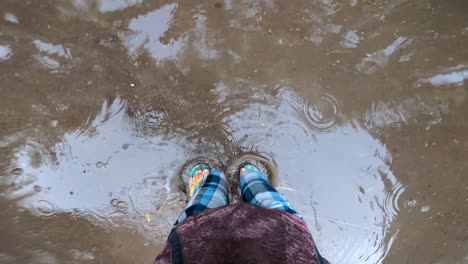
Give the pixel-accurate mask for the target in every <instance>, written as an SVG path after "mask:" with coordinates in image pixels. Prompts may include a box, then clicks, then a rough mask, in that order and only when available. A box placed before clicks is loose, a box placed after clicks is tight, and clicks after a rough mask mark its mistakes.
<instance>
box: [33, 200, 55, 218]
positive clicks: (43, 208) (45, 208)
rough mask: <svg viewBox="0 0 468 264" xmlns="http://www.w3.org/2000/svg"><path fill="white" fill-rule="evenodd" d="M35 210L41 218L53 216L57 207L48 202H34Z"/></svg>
mask: <svg viewBox="0 0 468 264" xmlns="http://www.w3.org/2000/svg"><path fill="white" fill-rule="evenodd" d="M34 209H35V210H36V212H37V213H38V214H39V215H41V216H52V215H53V214H54V213H55V206H54V205H53V204H52V203H51V202H49V201H46V200H38V201H36V202H34Z"/></svg>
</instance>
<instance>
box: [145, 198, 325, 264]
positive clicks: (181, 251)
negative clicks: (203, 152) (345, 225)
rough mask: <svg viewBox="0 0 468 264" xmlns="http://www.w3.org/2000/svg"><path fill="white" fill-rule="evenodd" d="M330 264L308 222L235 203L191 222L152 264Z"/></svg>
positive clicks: (180, 227) (178, 229)
mask: <svg viewBox="0 0 468 264" xmlns="http://www.w3.org/2000/svg"><path fill="white" fill-rule="evenodd" d="M174 262H177V263H311V264H315V263H328V262H327V261H326V260H324V259H322V258H321V256H320V254H319V253H318V251H317V248H316V246H315V243H314V241H313V239H312V235H311V234H310V232H309V229H308V228H307V226H306V225H305V223H304V222H303V221H302V220H301V219H299V218H297V217H296V216H293V215H291V214H288V213H284V212H281V211H278V210H272V209H267V208H264V207H260V206H255V205H252V204H248V203H237V204H234V205H230V206H226V207H221V208H218V209H214V210H209V211H206V212H204V213H202V214H199V215H197V216H194V217H190V218H187V219H186V220H185V221H184V222H182V223H181V224H179V225H177V226H176V227H175V228H174V230H173V231H172V232H171V235H170V236H169V239H168V242H167V243H166V246H165V248H164V249H163V251H162V252H161V253H160V254H159V255H158V257H157V258H156V260H155V262H154V263H158V264H162V263H174Z"/></svg>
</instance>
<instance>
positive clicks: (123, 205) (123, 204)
mask: <svg viewBox="0 0 468 264" xmlns="http://www.w3.org/2000/svg"><path fill="white" fill-rule="evenodd" d="M117 208H120V209H126V208H128V204H127V203H126V202H124V201H119V202H118V203H117Z"/></svg>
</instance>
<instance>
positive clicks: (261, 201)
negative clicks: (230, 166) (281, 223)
mask: <svg viewBox="0 0 468 264" xmlns="http://www.w3.org/2000/svg"><path fill="white" fill-rule="evenodd" d="M240 174H241V176H240V185H239V187H240V192H241V197H242V201H244V202H247V203H251V204H256V205H260V206H263V207H266V208H270V209H276V210H280V211H284V212H287V213H290V214H293V215H295V216H297V217H299V218H302V216H301V215H300V214H298V213H297V212H296V211H295V210H294V209H293V207H292V206H291V204H289V202H288V200H286V197H284V196H283V195H282V194H281V193H279V192H278V191H277V190H276V189H275V188H274V187H273V186H271V184H270V183H269V182H268V180H267V178H266V177H265V176H264V175H263V174H262V173H260V172H259V171H254V170H246V169H245V168H242V169H241V170H240Z"/></svg>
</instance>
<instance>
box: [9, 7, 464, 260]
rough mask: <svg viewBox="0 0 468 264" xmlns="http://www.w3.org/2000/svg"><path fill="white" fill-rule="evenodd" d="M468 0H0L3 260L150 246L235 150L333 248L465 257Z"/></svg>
mask: <svg viewBox="0 0 468 264" xmlns="http://www.w3.org/2000/svg"><path fill="white" fill-rule="evenodd" d="M467 12H468V3H467V2H466V1H463V0H452V1H433V0H413V1H409V0H393V1H383V0H346V1H337V0H311V1H295V2H294V3H290V2H288V1H277V0H265V1H244V0H239V1H232V0H224V1H218V2H216V1H149V0H106V1H105V0H101V1H99V0H61V1H58V0H47V1H42V0H41V1H40V0H30V1H14V0H3V1H1V3H0V71H1V75H0V76H1V77H0V92H1V96H0V210H1V211H2V214H1V216H0V237H1V240H0V263H151V261H152V260H153V259H154V257H155V256H156V255H157V254H158V252H159V250H160V249H161V247H162V245H163V243H164V241H165V239H166V236H167V235H168V233H169V231H170V228H171V226H172V224H173V223H174V221H175V219H176V217H177V215H178V214H179V212H180V210H181V208H183V206H184V200H185V197H184V196H183V195H182V194H180V193H179V190H177V188H174V184H173V182H174V179H177V176H178V173H179V171H180V168H181V166H182V165H183V164H184V163H185V162H187V161H189V160H191V159H193V158H195V157H199V156H206V157H209V158H210V159H216V160H219V162H220V164H221V165H223V166H227V165H229V162H230V161H231V160H233V159H235V157H238V156H239V155H241V154H242V153H248V152H255V153H258V154H260V155H262V156H264V157H266V158H268V159H269V160H270V161H272V162H274V163H275V164H276V165H277V168H278V172H279V181H280V183H279V189H280V190H281V192H283V193H284V194H285V195H286V196H287V197H288V198H289V199H290V201H291V203H292V204H293V205H294V206H295V207H296V209H297V210H298V211H299V212H300V213H302V214H303V215H304V218H305V220H306V222H307V224H308V226H309V228H310V229H311V231H312V234H313V235H314V237H315V240H316V242H317V244H318V247H319V249H320V250H321V253H322V254H323V255H324V256H325V257H326V258H327V259H329V260H330V261H331V262H333V263H468V254H467V253H466V252H468V225H467V223H468V178H467V172H468V161H467V157H468V121H467V119H466V114H467V113H468V101H467V87H468V86H467V83H466V82H468V80H467V79H468V21H467V19H466V14H467Z"/></svg>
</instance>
